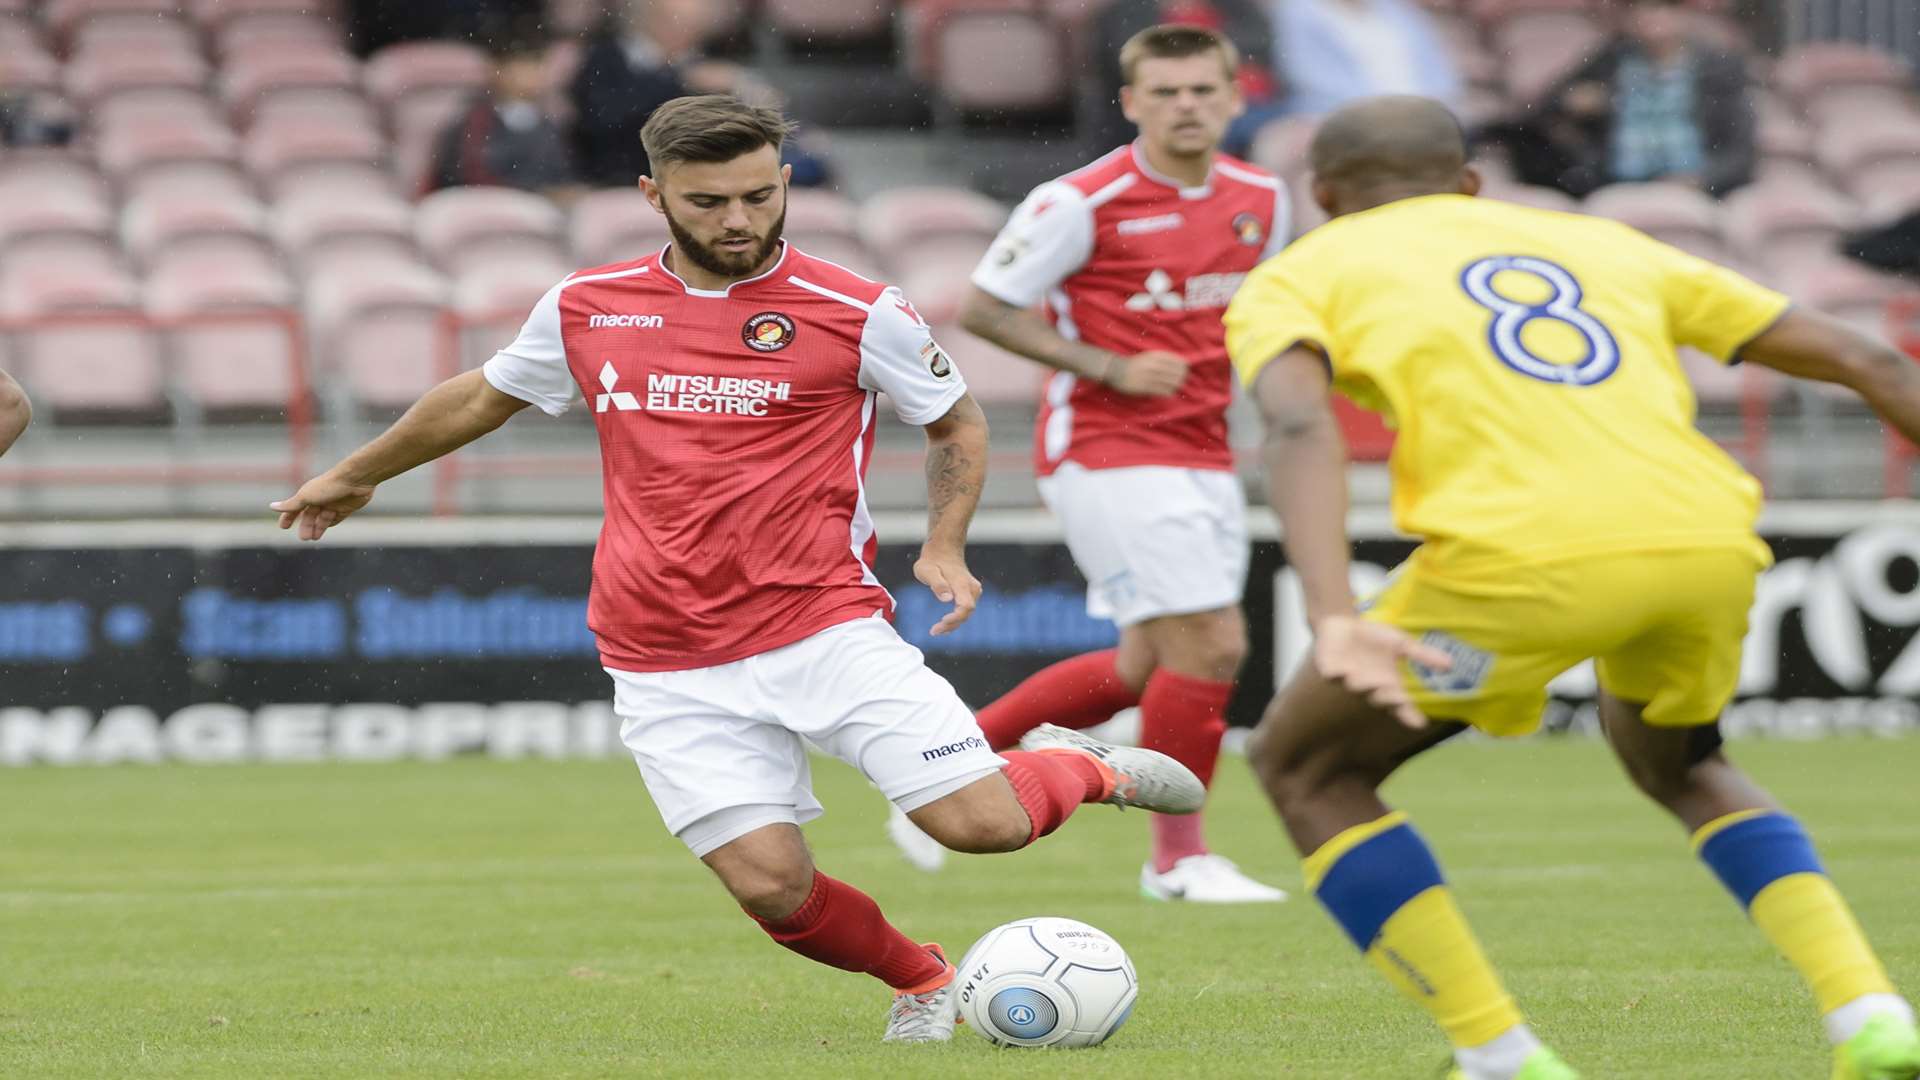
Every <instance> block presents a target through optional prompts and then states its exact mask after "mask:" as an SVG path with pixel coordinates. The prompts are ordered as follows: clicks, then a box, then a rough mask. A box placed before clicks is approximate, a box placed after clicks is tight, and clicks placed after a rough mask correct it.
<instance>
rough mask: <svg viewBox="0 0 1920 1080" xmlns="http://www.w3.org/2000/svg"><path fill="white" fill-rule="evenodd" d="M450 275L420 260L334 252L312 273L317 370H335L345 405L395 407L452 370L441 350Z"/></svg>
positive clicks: (311, 325) (309, 299)
mask: <svg viewBox="0 0 1920 1080" xmlns="http://www.w3.org/2000/svg"><path fill="white" fill-rule="evenodd" d="M446 299H447V286H446V281H445V280H444V279H443V278H441V276H440V275H439V274H436V273H434V272H433V271H432V270H431V269H429V268H428V267H426V266H423V265H421V264H420V263H418V262H415V261H411V260H406V259H394V258H391V257H385V256H375V257H364V256H362V255H360V254H358V253H355V254H352V255H350V256H337V257H335V256H330V257H327V258H324V259H322V260H320V262H319V263H318V264H317V265H316V266H315V267H314V269H313V271H312V272H311V274H310V275H309V278H308V282H307V291H306V316H307V329H308V335H309V340H311V341H312V342H313V351H312V353H311V354H310V355H312V356H313V358H314V361H315V366H316V369H317V370H319V371H323V372H327V373H330V374H334V375H337V376H338V377H339V379H340V380H341V382H340V384H339V385H338V387H337V388H338V389H339V390H340V391H341V396H342V397H343V398H344V403H345V404H347V405H349V406H352V405H359V406H364V407H368V408H373V409H381V410H397V409H403V408H405V407H407V406H408V405H411V404H412V403H413V402H414V401H415V400H417V399H418V398H419V396H420V395H421V394H423V393H425V392H426V391H427V390H428V389H430V388H431V387H433V386H434V385H435V384H436V383H438V382H439V381H440V380H441V379H442V378H443V377H444V376H446V375H450V374H452V373H453V372H452V363H451V361H452V359H453V358H452V357H449V356H446V355H443V342H444V338H443V334H442V331H443V328H444V326H443V322H444V315H445V311H446V308H445V304H446Z"/></svg>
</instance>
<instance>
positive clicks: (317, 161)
mask: <svg viewBox="0 0 1920 1080" xmlns="http://www.w3.org/2000/svg"><path fill="white" fill-rule="evenodd" d="M386 151H387V145H386V139H385V138H384V137H382V136H381V134H380V132H379V131H378V130H377V129H375V128H373V127H370V126H367V125H366V124H364V123H362V122H361V121H358V120H343V119H331V120H322V119H320V118H319V117H318V116H317V115H315V116H305V117H303V116H290V117H286V118H284V119H279V120H272V121H266V122H258V123H255V124H254V125H253V127H252V129H251V130H249V131H248V132H247V137H246V145H245V149H244V150H242V152H241V160H243V161H245V162H246V166H247V171H248V172H251V173H252V174H253V175H254V176H256V177H258V178H260V179H261V180H262V181H264V182H267V183H271V182H272V180H273V178H275V177H277V176H280V175H282V174H284V173H286V172H288V171H289V170H292V169H298V168H302V167H306V166H312V165H330V164H339V163H347V164H353V163H364V164H367V165H370V166H374V167H378V166H380V165H381V164H383V163H385V161H386V160H387V153H386Z"/></svg>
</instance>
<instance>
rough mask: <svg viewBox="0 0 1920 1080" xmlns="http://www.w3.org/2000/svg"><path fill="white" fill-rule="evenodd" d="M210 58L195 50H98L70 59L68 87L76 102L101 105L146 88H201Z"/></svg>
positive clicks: (68, 91) (68, 64)
mask: <svg viewBox="0 0 1920 1080" xmlns="http://www.w3.org/2000/svg"><path fill="white" fill-rule="evenodd" d="M208 71H209V68H208V67H207V62H206V61H205V60H202V59H200V57H199V56H197V55H194V54H192V53H175V52H147V51H142V50H139V49H135V50H134V51H130V52H129V51H121V50H119V49H115V50H112V51H96V52H91V53H85V54H82V55H80V56H76V57H74V58H73V59H72V60H70V61H68V63H67V66H66V90H67V94H68V96H69V97H71V98H72V99H73V100H74V102H75V103H76V104H79V105H81V106H83V107H85V108H92V107H95V106H97V105H99V104H100V103H101V102H103V101H105V100H106V99H107V98H109V97H110V96H112V95H115V94H122V93H128V92H133V91H146V90H169V89H170V90H199V89H201V88H203V87H205V86H206V84H207V74H208Z"/></svg>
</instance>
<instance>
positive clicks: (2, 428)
mask: <svg viewBox="0 0 1920 1080" xmlns="http://www.w3.org/2000/svg"><path fill="white" fill-rule="evenodd" d="M32 422H33V402H31V401H28V400H27V392H26V391H25V390H22V389H20V384H19V383H17V382H14V381H13V376H11V375H8V374H7V373H6V372H4V371H0V454H5V453H6V452H7V449H8V448H9V447H11V446H12V445H13V444H14V442H15V441H17V440H18V439H19V438H20V433H21V432H23V431H26V430H27V425H28V424H30V423H32Z"/></svg>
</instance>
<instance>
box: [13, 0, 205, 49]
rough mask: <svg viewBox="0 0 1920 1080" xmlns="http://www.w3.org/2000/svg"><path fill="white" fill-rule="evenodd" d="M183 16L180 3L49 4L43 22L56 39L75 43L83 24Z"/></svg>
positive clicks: (89, 0) (82, 0)
mask: <svg viewBox="0 0 1920 1080" xmlns="http://www.w3.org/2000/svg"><path fill="white" fill-rule="evenodd" d="M179 14H180V3H179V0H47V3H46V6H45V9H44V10H43V11H42V12H41V18H42V19H44V20H45V21H46V25H47V29H48V30H50V31H51V32H52V33H53V36H54V39H55V40H57V41H59V42H62V43H66V42H70V41H72V40H73V38H74V36H75V35H76V34H77V32H78V31H79V29H80V26H81V24H82V23H86V22H88V21H90V20H93V19H98V18H109V17H120V16H125V15H147V16H150V17H154V18H173V17H174V16H177V15H179Z"/></svg>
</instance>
